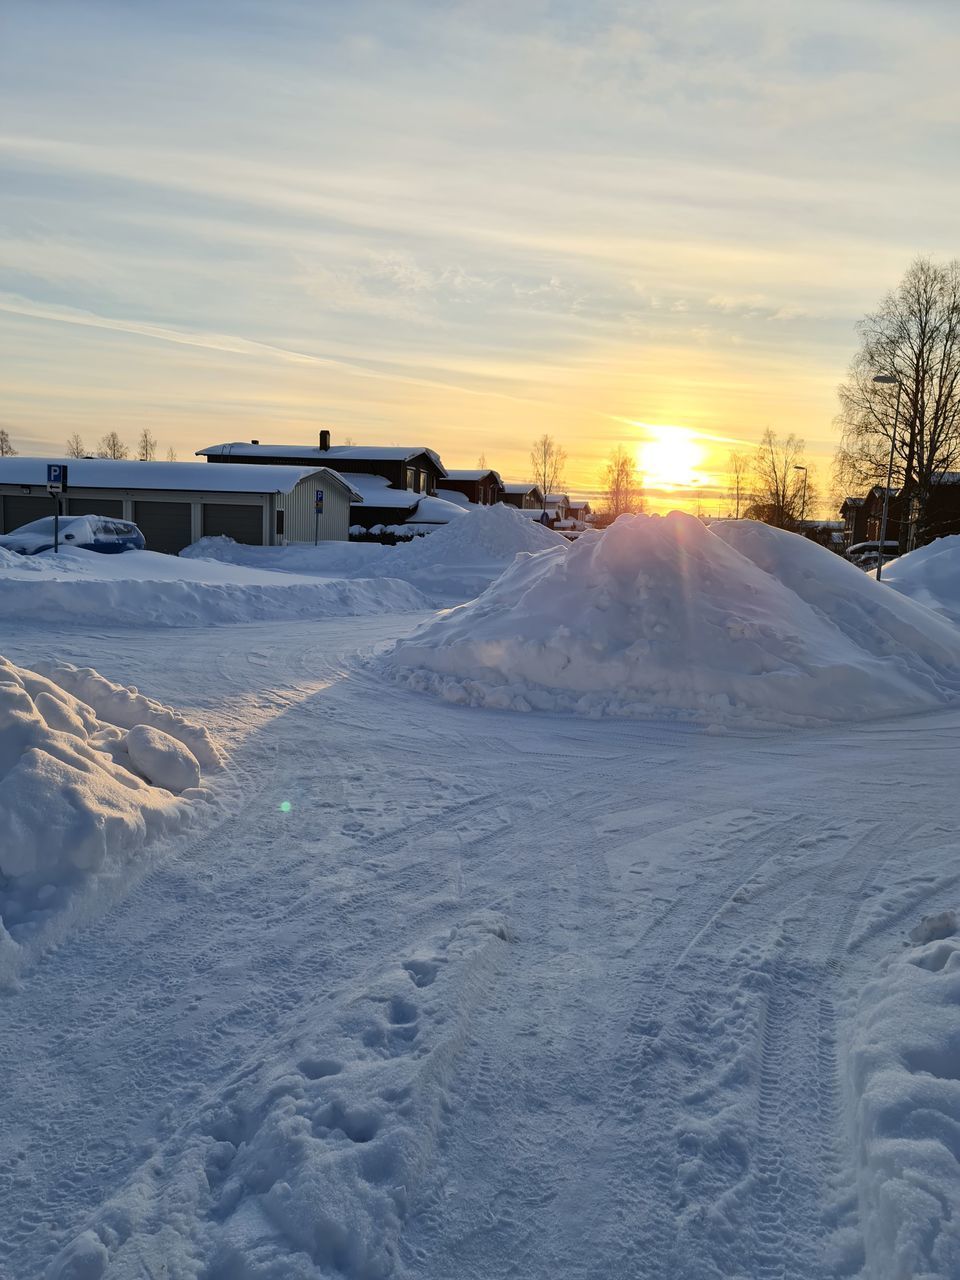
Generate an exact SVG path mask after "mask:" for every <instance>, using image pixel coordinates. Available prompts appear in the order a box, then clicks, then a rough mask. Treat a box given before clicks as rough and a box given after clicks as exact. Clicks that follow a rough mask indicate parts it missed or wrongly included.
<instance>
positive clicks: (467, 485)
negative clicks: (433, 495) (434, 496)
mask: <svg viewBox="0 0 960 1280" xmlns="http://www.w3.org/2000/svg"><path fill="white" fill-rule="evenodd" d="M441 488H442V489H443V490H444V491H446V490H451V491H453V492H455V493H460V494H462V495H463V496H464V497H465V498H466V499H467V501H468V502H472V503H474V504H475V505H477V506H480V507H492V506H493V504H494V503H495V502H503V496H504V488H503V481H502V480H501V479H500V476H499V474H498V473H497V472H496V471H491V470H489V469H477V470H475V471H448V472H447V474H446V475H445V476H444V478H443V482H442V485H441ZM440 496H441V497H443V496H444V494H443V493H441V495H440Z"/></svg>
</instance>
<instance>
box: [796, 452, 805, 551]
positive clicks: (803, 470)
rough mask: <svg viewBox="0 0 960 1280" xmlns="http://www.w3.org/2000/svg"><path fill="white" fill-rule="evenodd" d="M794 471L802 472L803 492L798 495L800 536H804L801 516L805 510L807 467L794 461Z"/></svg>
mask: <svg viewBox="0 0 960 1280" xmlns="http://www.w3.org/2000/svg"><path fill="white" fill-rule="evenodd" d="M793 469H794V471H802V472H803V493H802V494H801V495H800V536H801V538H802V537H804V532H803V517H804V515H805V514H806V511H807V468H806V467H801V466H800V465H799V464H798V463H794V466H793Z"/></svg>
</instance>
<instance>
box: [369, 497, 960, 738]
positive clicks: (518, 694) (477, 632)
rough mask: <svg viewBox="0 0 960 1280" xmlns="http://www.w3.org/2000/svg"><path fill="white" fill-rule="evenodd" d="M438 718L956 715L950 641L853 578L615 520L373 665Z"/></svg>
mask: <svg viewBox="0 0 960 1280" xmlns="http://www.w3.org/2000/svg"><path fill="white" fill-rule="evenodd" d="M382 662H383V664H384V667H385V669H386V670H387V671H388V672H390V673H391V674H393V675H395V676H396V677H398V678H399V679H401V680H403V681H405V682H406V683H408V684H409V685H411V686H412V687H414V688H418V689H421V690H424V691H427V692H431V693H435V694H439V695H440V696H442V697H444V698H446V699H448V700H450V701H454V702H461V703H468V704H472V705H477V706H487V707H496V708H511V709H516V710H530V709H536V710H548V711H574V712H579V713H582V714H586V715H591V716H598V715H612V716H649V715H658V716H662V715H677V716H681V717H685V718H691V719H698V720H707V721H708V722H717V723H723V722H737V723H740V724H745V725H753V726H769V725H775V724H778V725H780V724H793V725H814V724H823V723H826V722H830V721H838V720H851V719H863V718H865V717H877V716H884V715H893V714H898V713H904V712H909V711H921V710H926V709H931V708H935V707H940V706H943V705H944V704H945V703H948V702H953V701H957V700H960V633H958V632H957V630H956V629H955V628H954V627H953V626H952V625H951V624H950V623H948V622H946V621H945V620H944V619H942V618H939V617H938V616H936V615H935V614H933V613H931V612H930V611H929V610H927V609H924V608H922V607H920V606H918V605H916V604H914V603H913V602H912V601H909V600H906V599H904V598H903V597H901V596H900V595H898V594H897V593H896V592H893V591H890V590H889V589H888V588H886V587H885V586H883V585H882V584H877V583H876V582H874V581H873V580H872V579H870V578H868V577H866V576H865V575H864V574H863V573H861V572H860V571H859V570H858V569H856V568H855V567H854V566H853V565H850V564H847V563H845V562H844V561H842V560H841V559H840V558H839V557H838V556H834V555H832V554H831V553H830V552H828V551H825V550H824V549H823V548H821V547H818V546H816V545H814V544H813V543H811V542H808V541H807V540H806V539H803V538H798V537H796V536H795V535H793V534H788V533H783V532H782V531H780V530H776V529H770V528H768V527H767V526H765V525H760V524H755V523H752V522H747V521H743V522H733V521H727V522H722V523H721V524H718V525H714V526H713V527H712V528H707V527H705V526H704V525H703V524H702V522H701V521H699V520H697V519H694V518H693V517H692V516H687V515H684V514H682V513H680V512H673V513H671V514H670V515H669V516H666V517H659V516H633V517H623V518H621V519H620V520H618V521H617V522H616V524H614V525H613V526H612V527H611V528H610V529H608V530H607V531H606V532H605V533H604V534H603V535H601V536H597V537H590V538H585V539H580V540H578V541H577V542H576V543H575V544H573V546H571V547H570V549H569V550H563V551H561V550H560V549H559V548H558V549H555V550H547V551H544V552H541V553H539V554H535V555H528V556H523V557H519V558H518V560H517V562H516V563H515V564H514V565H513V566H512V567H511V568H510V569H508V570H507V572H506V573H505V574H504V575H503V576H502V577H501V578H500V579H499V580H498V581H497V582H495V583H494V584H493V585H492V586H491V587H490V588H489V589H488V590H487V591H486V592H485V593H484V594H483V595H482V596H481V597H480V598H479V599H477V600H475V601H473V602H472V603H470V604H468V605H464V606H462V607H460V608H458V609H453V610H451V611H449V612H448V613H446V614H444V615H442V616H441V617H439V618H437V619H436V620H434V621H432V622H430V623H428V624H427V625H426V626H424V627H422V628H421V629H420V630H419V631H417V632H415V633H414V635H413V636H412V637H410V638H409V639H406V640H401V641H400V642H398V644H397V645H396V646H395V648H394V649H393V651H392V652H391V653H390V654H387V655H385V656H384V658H383V659H382Z"/></svg>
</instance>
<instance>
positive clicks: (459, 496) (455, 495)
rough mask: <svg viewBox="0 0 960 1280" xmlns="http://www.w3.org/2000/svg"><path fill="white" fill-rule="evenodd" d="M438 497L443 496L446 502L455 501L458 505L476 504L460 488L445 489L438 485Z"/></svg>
mask: <svg viewBox="0 0 960 1280" xmlns="http://www.w3.org/2000/svg"><path fill="white" fill-rule="evenodd" d="M437 497H438V498H442V499H443V500H444V502H455V503H456V504H457V506H458V507H474V506H475V505H476V504H475V503H473V502H471V501H470V499H469V498H468V497H467V495H466V494H465V493H461V492H460V490H459V489H443V488H440V487H439V486H438V488H437Z"/></svg>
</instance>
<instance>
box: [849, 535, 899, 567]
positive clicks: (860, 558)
mask: <svg viewBox="0 0 960 1280" xmlns="http://www.w3.org/2000/svg"><path fill="white" fill-rule="evenodd" d="M899 554H900V544H899V543H898V542H891V541H890V540H889V539H888V540H887V541H886V542H885V543H884V551H883V563H884V564H886V563H887V562H888V561H889V560H896V558H897V556H898V555H899ZM879 556H880V543H879V542H855V543H854V545H853V546H852V547H847V559H848V560H849V561H850V562H851V563H852V564H855V565H856V566H857V568H858V569H866V570H868V571H869V570H871V569H876V567H877V560H878V559H879Z"/></svg>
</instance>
